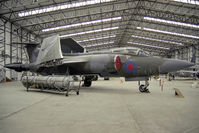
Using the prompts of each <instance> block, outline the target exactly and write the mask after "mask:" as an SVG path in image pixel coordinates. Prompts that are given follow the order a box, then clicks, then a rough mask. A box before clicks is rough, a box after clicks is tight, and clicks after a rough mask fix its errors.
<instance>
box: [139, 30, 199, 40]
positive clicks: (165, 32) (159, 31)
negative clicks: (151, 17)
mask: <svg viewBox="0 0 199 133" xmlns="http://www.w3.org/2000/svg"><path fill="white" fill-rule="evenodd" d="M137 29H140V28H139V27H137ZM142 29H143V30H146V31H153V32H158V33H164V34H170V35H175V36H183V37H188V38H194V39H199V37H198V36H193V35H187V34H181V33H176V32H170V31H163V30H156V29H151V28H145V27H144V28H142Z"/></svg>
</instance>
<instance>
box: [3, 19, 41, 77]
mask: <svg viewBox="0 0 199 133" xmlns="http://www.w3.org/2000/svg"><path fill="white" fill-rule="evenodd" d="M35 41H38V38H36V37H35V35H33V34H31V33H30V32H28V31H27V30H25V29H22V28H21V27H20V26H17V25H14V24H12V23H10V22H9V21H7V20H4V19H2V18H1V19H0V51H1V53H0V70H1V71H3V73H4V76H6V77H7V78H9V79H13V80H18V79H20V77H21V73H17V72H15V71H13V70H9V69H6V68H4V65H5V64H9V63H19V62H22V63H27V62H28V56H27V54H26V50H25V49H24V47H23V46H22V44H16V43H25V42H35Z"/></svg>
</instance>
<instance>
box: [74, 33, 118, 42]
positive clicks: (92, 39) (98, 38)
mask: <svg viewBox="0 0 199 133" xmlns="http://www.w3.org/2000/svg"><path fill="white" fill-rule="evenodd" d="M113 37H116V35H110V36H103V37H97V38H90V39H85V40H80V41H77V42H78V43H80V42H88V41H95V40H101V39H107V38H113Z"/></svg>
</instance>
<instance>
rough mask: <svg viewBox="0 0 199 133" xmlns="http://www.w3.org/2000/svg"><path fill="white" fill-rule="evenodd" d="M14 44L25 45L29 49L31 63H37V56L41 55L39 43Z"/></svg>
mask: <svg viewBox="0 0 199 133" xmlns="http://www.w3.org/2000/svg"><path fill="white" fill-rule="evenodd" d="M12 44H21V45H24V46H25V48H26V49H27V53H28V57H29V61H30V63H33V62H35V61H36V59H37V56H38V54H39V48H38V47H37V46H38V45H39V43H25V42H24V43H23V42H13V43H12Z"/></svg>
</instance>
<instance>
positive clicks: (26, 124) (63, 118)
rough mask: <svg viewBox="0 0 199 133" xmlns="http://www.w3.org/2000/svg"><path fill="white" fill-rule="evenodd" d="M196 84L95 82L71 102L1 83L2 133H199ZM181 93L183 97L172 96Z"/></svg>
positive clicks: (63, 97) (188, 81)
mask: <svg viewBox="0 0 199 133" xmlns="http://www.w3.org/2000/svg"><path fill="white" fill-rule="evenodd" d="M193 82H194V81H192V80H178V81H171V82H168V81H167V82H166V83H165V84H164V89H163V91H161V89H160V87H159V82H158V81H155V80H152V81H150V87H149V88H150V91H151V93H148V94H146V93H144V94H142V93H140V92H139V91H138V87H137V82H124V83H121V82H120V80H118V79H113V80H111V81H98V82H94V83H93V85H92V87H90V88H81V90H80V95H79V96H77V95H76V94H75V93H74V92H72V93H70V96H69V97H65V96H64V95H63V94H54V93H45V92H38V91H30V92H26V91H25V88H24V87H23V86H22V84H21V83H20V82H11V83H1V84H0V133H36V132H37V133H55V132H56V133H199V88H191V85H192V83H193ZM173 87H176V88H179V89H180V90H181V92H182V93H183V94H184V96H185V98H178V97H176V96H174V90H172V88H173Z"/></svg>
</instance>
